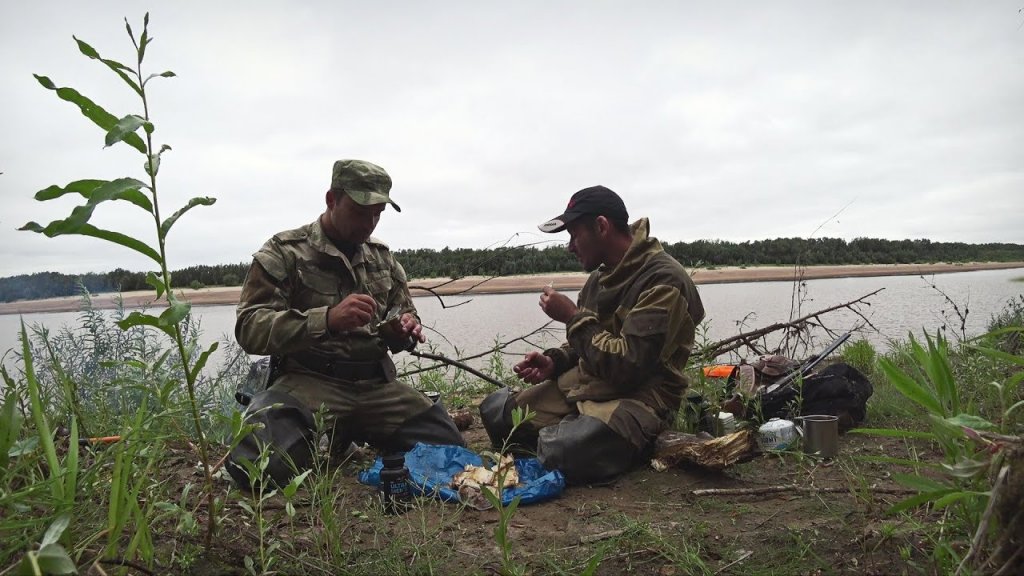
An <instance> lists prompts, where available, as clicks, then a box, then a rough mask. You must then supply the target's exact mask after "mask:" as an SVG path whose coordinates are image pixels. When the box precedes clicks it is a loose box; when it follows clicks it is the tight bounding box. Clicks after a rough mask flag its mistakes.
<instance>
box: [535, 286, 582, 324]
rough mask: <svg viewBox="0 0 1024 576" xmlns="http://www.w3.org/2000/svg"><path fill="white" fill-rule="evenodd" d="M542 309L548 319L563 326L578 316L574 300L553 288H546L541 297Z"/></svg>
mask: <svg viewBox="0 0 1024 576" xmlns="http://www.w3.org/2000/svg"><path fill="white" fill-rule="evenodd" d="M540 309H541V310H543V311H544V313H545V314H547V315H548V318H551V319H552V320H557V321H558V322H562V323H563V324H564V323H566V322H568V321H569V320H571V319H572V317H573V316H575V315H576V305H575V304H573V302H572V300H569V297H568V296H566V295H565V294H560V293H559V292H558V291H557V290H555V289H554V288H552V287H551V286H545V287H544V293H543V294H541V295H540Z"/></svg>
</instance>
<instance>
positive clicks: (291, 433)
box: [228, 160, 465, 486]
mask: <svg viewBox="0 0 1024 576" xmlns="http://www.w3.org/2000/svg"><path fill="white" fill-rule="evenodd" d="M390 190H391V177H390V176H389V175H388V174H387V172H385V171H384V169H383V168H381V167H380V166H377V165H375V164H371V163H369V162H365V161H361V160H339V161H337V162H335V163H334V170H333V174H332V178H331V188H330V189H329V190H328V191H327V194H326V203H327V208H326V210H325V211H324V213H323V214H321V215H320V217H319V218H318V219H317V220H315V221H314V222H312V223H310V224H307V225H305V226H303V227H301V228H296V229H294V230H288V231H286V232H281V233H279V234H276V235H274V237H273V238H271V239H270V240H268V241H267V242H266V243H265V244H264V245H263V247H262V248H260V250H259V252H257V253H256V254H254V255H253V262H252V265H251V266H250V268H249V272H248V274H247V275H246V278H245V282H244V284H243V286H242V294H241V297H240V299H239V303H238V312H237V320H236V323H235V338H236V339H237V340H238V343H239V345H241V347H242V348H243V349H244V350H245V351H246V352H249V353H250V354H263V355H272V357H273V359H274V362H273V364H274V365H275V369H274V374H275V376H274V377H273V381H272V385H271V386H270V388H269V389H267V390H266V391H263V392H261V393H259V394H256V395H255V396H254V397H253V399H252V402H251V403H250V404H249V408H248V410H247V418H248V421H250V422H254V421H255V422H259V423H262V424H263V428H261V429H257V430H255V431H254V432H253V433H252V434H250V435H249V436H248V437H246V438H245V439H243V441H242V443H241V444H239V446H238V447H237V448H236V449H235V450H233V451H232V453H231V457H230V460H229V463H228V464H229V465H228V470H229V472H231V474H232V476H233V477H234V478H235V480H236V481H238V482H239V483H240V484H241V485H243V486H248V485H249V478H248V474H247V473H246V470H245V469H244V466H242V465H241V461H242V460H243V459H247V460H249V461H255V459H256V458H257V457H258V455H259V453H260V449H261V448H262V447H264V446H269V448H270V463H269V466H268V467H267V473H268V474H269V475H270V476H271V477H272V478H273V480H274V481H275V482H276V483H278V484H282V483H286V482H287V481H288V479H289V478H291V477H292V475H293V474H294V473H295V471H296V470H301V469H303V468H306V467H308V466H309V465H310V464H311V458H312V451H311V444H312V443H314V442H315V441H316V440H317V438H316V434H315V432H314V429H313V428H314V419H313V412H316V411H318V410H321V409H322V410H324V413H325V416H326V423H327V426H328V427H329V428H330V429H331V430H332V432H333V434H332V436H333V440H332V441H333V446H332V448H333V449H334V450H335V451H337V450H338V449H339V448H341V449H343V448H344V447H347V446H348V445H349V444H350V441H352V440H356V441H360V442H362V441H365V442H369V443H370V444H371V445H373V446H374V447H376V448H379V449H380V450H382V451H386V452H391V451H406V450H409V449H410V448H412V447H413V445H415V444H416V443H417V442H424V443H432V444H454V445H459V446H463V445H465V441H464V440H463V438H462V434H461V433H460V432H459V430H458V429H457V428H456V427H455V423H454V422H452V419H451V417H450V416H449V415H448V412H447V411H446V410H445V409H444V407H443V406H442V405H440V404H435V403H433V402H431V401H430V400H429V399H427V397H426V396H425V395H423V394H422V393H420V392H418V391H416V390H415V389H413V388H411V387H410V386H408V385H406V384H404V383H401V382H398V381H396V370H395V365H394V363H393V362H392V360H391V358H390V356H389V355H388V351H389V349H390V351H392V352H398V351H401V350H404V349H411V348H412V347H413V346H415V345H416V343H417V342H423V341H425V338H424V336H423V333H422V330H423V328H422V326H420V322H419V318H418V317H417V315H416V308H415V306H413V303H412V298H411V297H410V295H409V288H408V286H407V283H406V277H405V271H404V270H403V269H402V266H401V265H400V264H399V263H398V262H397V261H396V260H395V258H394V256H393V255H392V254H391V252H390V251H389V250H388V247H387V245H385V244H384V243H383V242H381V241H380V240H377V239H376V238H373V237H371V236H370V234H371V233H372V232H373V230H374V228H376V226H377V222H378V221H379V220H380V215H381V213H382V212H383V211H384V208H385V207H386V206H387V205H388V204H391V205H392V206H393V207H394V208H395V210H400V209H399V207H398V205H397V204H395V203H394V202H393V201H392V200H391V197H390Z"/></svg>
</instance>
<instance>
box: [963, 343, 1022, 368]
mask: <svg viewBox="0 0 1024 576" xmlns="http://www.w3.org/2000/svg"><path fill="white" fill-rule="evenodd" d="M972 348H974V349H975V350H977V351H978V352H981V353H982V354H984V355H985V356H988V357H989V358H995V359H996V360H1002V361H1003V362H1007V363H1009V364H1015V365H1017V366H1024V356H1015V355H1013V354H1007V353H1006V352H1003V351H1002V350H996V349H994V348H987V347H985V346H972Z"/></svg>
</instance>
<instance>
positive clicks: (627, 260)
mask: <svg viewBox="0 0 1024 576" xmlns="http://www.w3.org/2000/svg"><path fill="white" fill-rule="evenodd" d="M629 231H630V232H632V234H633V242H632V243H631V244H630V245H629V249H628V250H626V254H625V255H624V256H623V257H622V260H621V261H620V262H619V263H618V264H617V265H616V266H615V268H613V269H612V270H611V271H608V270H607V269H605V268H604V267H602V269H601V271H600V273H601V277H600V280H599V282H600V284H601V286H604V287H605V288H607V287H610V286H614V285H616V284H619V283H621V282H624V281H629V280H631V279H632V278H633V277H634V275H635V274H636V272H637V270H639V269H640V267H641V266H643V265H644V264H645V263H646V262H647V260H648V259H650V257H651V256H653V255H655V254H657V253H659V252H663V251H664V250H663V249H662V247H661V242H659V241H658V239H657V238H652V237H651V236H650V222H649V221H648V220H647V218H641V219H639V220H637V221H636V222H634V223H632V224H630V226H629Z"/></svg>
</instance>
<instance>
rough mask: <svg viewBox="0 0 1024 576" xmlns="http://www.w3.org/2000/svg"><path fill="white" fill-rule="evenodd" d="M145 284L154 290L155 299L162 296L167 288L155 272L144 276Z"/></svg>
mask: <svg viewBox="0 0 1024 576" xmlns="http://www.w3.org/2000/svg"><path fill="white" fill-rule="evenodd" d="M146 284H149V285H150V286H152V287H153V288H154V289H156V297H157V298H159V297H161V296H163V295H164V292H166V291H167V286H165V285H164V281H163V280H161V279H160V277H159V276H157V275H156V273H155V272H149V273H148V274H146Z"/></svg>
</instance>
